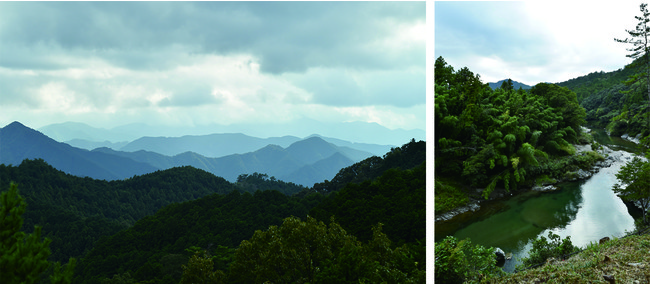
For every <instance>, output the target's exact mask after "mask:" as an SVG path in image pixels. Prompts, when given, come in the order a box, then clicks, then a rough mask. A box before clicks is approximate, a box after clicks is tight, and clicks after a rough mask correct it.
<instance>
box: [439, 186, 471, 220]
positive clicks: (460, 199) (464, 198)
mask: <svg viewBox="0 0 650 284" xmlns="http://www.w3.org/2000/svg"><path fill="white" fill-rule="evenodd" d="M434 192H435V214H440V213H445V212H448V211H451V210H452V209H454V208H457V207H460V206H464V205H466V204H467V202H469V197H468V195H467V193H465V192H464V191H463V190H462V189H461V187H460V185H459V184H456V183H454V182H451V181H448V180H446V179H442V178H437V177H436V178H435V186H434Z"/></svg>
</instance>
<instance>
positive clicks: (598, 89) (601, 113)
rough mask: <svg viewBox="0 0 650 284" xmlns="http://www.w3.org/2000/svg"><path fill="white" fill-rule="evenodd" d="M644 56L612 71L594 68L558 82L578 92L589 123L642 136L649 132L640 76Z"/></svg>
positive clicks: (619, 134) (643, 85)
mask: <svg viewBox="0 0 650 284" xmlns="http://www.w3.org/2000/svg"><path fill="white" fill-rule="evenodd" d="M642 60H643V58H641V59H638V60H635V61H634V62H633V63H631V64H630V65H627V66H625V68H621V69H618V70H616V71H611V72H602V71H601V72H593V73H590V74H588V75H585V76H581V77H578V78H575V79H571V80H568V81H565V82H561V83H558V85H559V86H564V87H567V88H569V89H571V90H572V91H574V92H575V93H576V94H578V101H579V102H580V106H582V107H583V108H584V109H585V111H586V114H587V116H586V117H585V118H586V120H587V121H588V123H590V124H593V125H596V126H598V127H603V128H606V129H607V130H608V131H609V133H610V134H611V135H613V136H621V135H623V134H628V135H629V136H630V137H637V135H640V136H638V137H639V138H642V137H646V136H648V135H650V132H648V131H649V130H648V127H647V126H648V113H649V112H650V110H648V104H647V99H648V98H647V86H646V83H645V81H644V80H640V78H641V77H640V75H641V72H642V70H641V68H642V66H641V64H642Z"/></svg>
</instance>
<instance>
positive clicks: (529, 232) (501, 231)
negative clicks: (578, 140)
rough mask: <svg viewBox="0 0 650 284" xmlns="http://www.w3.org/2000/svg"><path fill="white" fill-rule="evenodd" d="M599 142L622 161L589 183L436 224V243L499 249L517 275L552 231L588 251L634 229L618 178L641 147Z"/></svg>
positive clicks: (601, 137) (487, 205)
mask: <svg viewBox="0 0 650 284" xmlns="http://www.w3.org/2000/svg"><path fill="white" fill-rule="evenodd" d="M591 133H592V135H593V136H594V139H595V140H596V141H597V142H598V143H600V144H602V145H606V146H608V147H609V148H610V149H612V150H614V151H615V152H616V154H617V155H620V156H621V158H620V159H618V160H617V161H616V162H614V163H613V164H612V165H611V166H609V167H606V168H602V169H601V170H600V171H599V172H597V173H595V174H594V175H593V176H592V177H590V178H589V179H587V180H582V181H576V182H564V183H559V184H557V185H556V186H557V187H558V188H559V190H557V191H553V192H535V191H529V192H525V193H522V194H518V195H515V196H513V197H511V198H508V199H505V200H498V201H491V202H484V204H481V209H480V210H479V211H477V212H475V213H474V214H471V217H469V218H466V219H464V220H452V221H451V222H447V223H439V224H436V226H435V227H436V228H435V229H436V232H435V238H436V241H439V240H440V239H442V238H444V237H445V236H447V235H453V236H455V237H457V238H458V239H465V238H470V239H471V240H472V243H477V244H481V245H483V246H491V247H499V248H501V249H502V250H503V251H505V252H506V253H512V254H513V258H512V260H510V261H506V263H505V265H504V267H503V269H504V270H505V271H508V272H512V271H513V270H514V269H515V266H516V265H517V264H519V263H520V260H519V259H520V258H523V257H526V256H527V255H528V252H529V251H530V249H531V247H532V240H534V239H535V238H536V237H538V236H544V237H547V236H548V232H549V231H552V232H553V233H555V234H557V235H559V236H560V237H562V238H564V237H566V236H571V241H572V242H573V244H574V245H576V246H580V247H585V246H586V245H588V244H589V243H590V242H598V240H599V239H601V238H603V237H610V238H611V237H621V236H623V235H625V234H626V232H630V231H633V230H634V218H633V217H632V216H631V215H630V213H629V212H628V208H627V207H626V206H625V204H623V201H622V200H621V199H620V198H619V197H618V196H616V194H615V193H614V192H613V191H612V187H613V186H614V184H615V183H617V182H618V180H617V178H616V176H615V174H616V173H617V172H618V171H619V170H620V168H621V166H623V165H624V164H625V163H626V162H627V161H629V160H630V159H631V157H632V155H633V154H632V153H634V152H637V151H638V150H637V146H636V144H634V143H632V142H630V141H627V140H623V139H621V138H617V137H610V136H608V135H607V134H606V133H605V131H604V130H594V131H592V132H591Z"/></svg>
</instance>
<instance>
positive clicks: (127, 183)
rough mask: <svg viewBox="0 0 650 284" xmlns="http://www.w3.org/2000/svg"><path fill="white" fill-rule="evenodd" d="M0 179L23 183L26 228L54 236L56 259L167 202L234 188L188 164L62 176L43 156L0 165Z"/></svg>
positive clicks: (78, 254)
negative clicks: (116, 174)
mask: <svg viewBox="0 0 650 284" xmlns="http://www.w3.org/2000/svg"><path fill="white" fill-rule="evenodd" d="M0 181H1V182H7V183H8V182H9V181H14V182H16V183H17V184H18V185H19V186H20V187H21V191H22V194H23V196H25V199H26V201H27V203H29V204H30V210H28V211H27V212H26V213H25V227H26V229H27V231H28V232H30V231H31V229H30V228H33V227H34V225H40V226H43V232H45V236H46V237H48V238H50V239H52V245H51V249H52V256H51V260H55V261H65V260H67V259H68V258H70V257H81V256H83V254H84V253H85V252H87V251H89V250H90V249H91V248H92V246H93V244H94V242H96V241H97V240H98V239H99V238H100V237H101V236H108V235H112V234H115V233H117V232H118V231H119V230H121V229H124V228H126V227H128V226H129V225H131V224H133V223H134V222H135V220H138V219H140V218H142V217H144V216H147V215H151V214H153V213H154V212H156V211H157V210H158V209H159V208H161V207H163V206H165V205H167V204H170V203H172V202H182V201H186V200H192V199H196V198H199V197H202V196H206V195H208V194H211V193H215V192H216V193H228V192H231V191H232V190H234V188H235V187H234V186H233V184H231V183H229V182H228V181H226V180H224V179H222V178H219V177H216V176H214V175H212V174H210V173H207V172H205V171H202V170H197V169H194V168H191V167H182V168H173V169H169V170H165V171H158V172H154V173H151V174H146V175H143V176H138V177H133V178H130V179H127V180H123V181H111V182H107V181H103V180H94V179H91V178H79V177H75V176H72V175H68V174H65V173H63V172H61V171H58V170H56V169H54V168H52V167H51V166H49V165H48V164H47V163H45V162H44V161H43V160H41V159H37V160H25V161H23V163H21V164H20V165H19V166H17V167H15V166H5V165H0ZM179 189H181V190H179Z"/></svg>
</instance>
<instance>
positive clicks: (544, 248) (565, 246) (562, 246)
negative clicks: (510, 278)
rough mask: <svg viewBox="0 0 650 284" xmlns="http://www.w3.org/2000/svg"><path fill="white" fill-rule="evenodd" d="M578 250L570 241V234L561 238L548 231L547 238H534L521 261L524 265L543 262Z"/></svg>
mask: <svg viewBox="0 0 650 284" xmlns="http://www.w3.org/2000/svg"><path fill="white" fill-rule="evenodd" d="M549 240H550V242H549ZM578 250H579V248H578V247H576V246H574V245H573V243H571V237H570V236H568V237H566V238H564V239H561V238H560V236H559V235H556V234H553V232H548V240H547V239H546V238H545V237H544V236H541V237H539V238H537V239H535V241H533V248H532V249H531V250H530V252H529V253H528V257H527V258H524V259H522V261H523V263H524V265H525V266H531V265H535V264H538V263H542V262H545V261H546V260H547V259H548V258H551V257H555V258H560V257H563V256H565V255H567V254H570V253H572V252H576V251H578Z"/></svg>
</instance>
